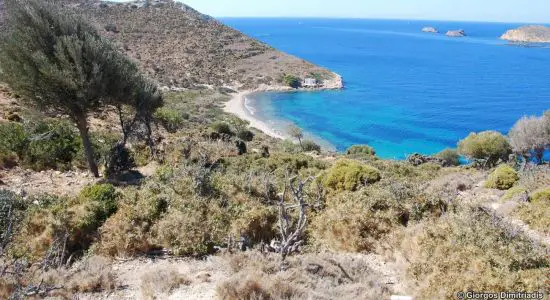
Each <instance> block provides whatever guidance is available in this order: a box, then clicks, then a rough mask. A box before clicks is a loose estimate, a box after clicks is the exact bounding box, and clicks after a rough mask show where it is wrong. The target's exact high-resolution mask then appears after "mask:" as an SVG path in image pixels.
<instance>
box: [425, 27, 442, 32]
mask: <svg viewBox="0 0 550 300" xmlns="http://www.w3.org/2000/svg"><path fill="white" fill-rule="evenodd" d="M422 32H427V33H439V31H438V30H437V29H436V28H435V27H424V28H422Z"/></svg>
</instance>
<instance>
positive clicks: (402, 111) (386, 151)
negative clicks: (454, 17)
mask: <svg viewBox="0 0 550 300" xmlns="http://www.w3.org/2000/svg"><path fill="white" fill-rule="evenodd" d="M221 21H222V22H223V23H225V24H226V25H228V26H230V27H233V28H235V29H237V30H239V31H242V32H244V33H245V34H247V35H249V36H252V37H254V38H257V39H259V40H261V41H263V42H265V43H267V44H269V45H271V46H273V47H275V48H277V49H279V50H282V51H284V52H287V53H289V54H292V55H295V56H298V57H300V58H303V59H305V60H308V61H310V62H312V63H314V64H317V65H320V66H323V67H326V68H328V69H330V70H332V71H334V72H336V73H338V74H340V75H342V76H343V78H344V84H345V88H344V89H343V90H340V91H320V92H293V93H280V92H277V93H276V92H270V93H259V94H254V95H251V96H250V97H248V99H247V101H246V102H247V103H246V104H247V107H248V108H249V110H250V111H251V112H252V113H253V114H254V115H255V116H256V117H258V118H261V119H264V120H265V121H266V122H268V123H270V124H272V125H273V126H274V127H275V128H277V127H278V128H279V130H285V129H284V128H285V127H286V126H288V124H290V123H294V124H295V125H297V126H299V127H300V128H302V129H303V130H304V131H305V132H306V133H307V134H308V136H309V137H310V138H312V139H314V140H316V141H318V142H319V143H321V144H322V145H324V146H325V147H328V148H330V149H334V150H337V151H344V150H345V149H346V148H348V147H349V146H351V145H356V144H368V145H370V146H372V147H374V148H375V149H376V152H377V155H378V156H379V157H382V158H389V159H403V158H405V157H407V156H408V155H410V154H412V153H416V152H418V153H422V154H434V153H437V152H439V151H441V150H443V149H445V148H454V147H456V145H457V142H458V141H459V140H460V139H462V138H464V137H466V136H467V135H468V134H469V133H470V132H479V131H484V130H497V131H500V132H502V133H503V134H506V133H507V132H508V131H509V130H510V128H511V127H512V126H513V125H514V123H515V122H516V121H517V120H518V119H520V118H521V117H522V116H525V115H541V114H542V113H543V111H544V110H547V109H550V45H546V46H545V45H543V44H531V45H514V44H510V43H508V42H506V41H503V40H500V39H499V37H500V36H501V35H502V34H503V33H504V32H506V31H507V30H509V29H513V28H516V27H519V26H521V25H525V24H505V23H475V22H443V21H418V20H415V21H407V20H361V19H287V18H272V19H266V18H223V19H221ZM425 26H433V27H435V28H437V29H438V30H439V31H440V32H441V33H440V34H430V33H423V32H422V31H421V29H422V28H423V27H425ZM456 29H463V30H464V31H465V32H466V34H467V37H463V38H451V37H447V36H445V32H446V31H447V30H456Z"/></svg>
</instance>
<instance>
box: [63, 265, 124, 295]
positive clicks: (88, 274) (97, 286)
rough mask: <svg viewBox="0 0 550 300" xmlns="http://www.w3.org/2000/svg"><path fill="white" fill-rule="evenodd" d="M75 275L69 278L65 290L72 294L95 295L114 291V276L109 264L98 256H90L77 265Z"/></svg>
mask: <svg viewBox="0 0 550 300" xmlns="http://www.w3.org/2000/svg"><path fill="white" fill-rule="evenodd" d="M79 264H80V266H79V267H78V268H77V271H76V273H74V274H73V275H72V276H70V280H69V282H68V283H67V289H68V290H69V291H71V292H73V293H77V292H78V293H97V292H104V291H107V292H109V291H114V290H115V288H116V282H115V276H114V274H113V272H112V270H111V262H110V261H109V260H108V259H106V258H104V257H99V256H92V257H89V258H86V259H84V261H82V262H80V263H79Z"/></svg>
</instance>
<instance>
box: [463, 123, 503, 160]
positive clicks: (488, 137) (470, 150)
mask: <svg viewBox="0 0 550 300" xmlns="http://www.w3.org/2000/svg"><path fill="white" fill-rule="evenodd" d="M458 153H460V154H462V155H465V156H467V157H469V158H473V159H487V160H488V163H489V165H492V164H494V163H496V162H497V161H498V159H502V160H508V156H509V155H510V153H512V147H511V146H510V143H508V140H507V139H506V137H505V136H503V135H502V134H501V133H499V132H496V131H483V132H480V133H470V135H468V137H466V138H465V139H463V140H461V141H460V142H459V143H458Z"/></svg>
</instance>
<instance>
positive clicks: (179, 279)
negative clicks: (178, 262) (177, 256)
mask: <svg viewBox="0 0 550 300" xmlns="http://www.w3.org/2000/svg"><path fill="white" fill-rule="evenodd" d="M189 284H191V280H189V279H188V278H187V277H186V276H184V275H182V274H181V273H179V272H178V271H177V270H176V269H175V268H173V267H172V268H168V269H167V268H158V269H155V270H152V271H150V272H148V273H145V274H143V275H142V276H141V284H140V290H141V297H142V299H144V300H154V299H159V298H161V297H160V296H161V295H167V294H168V293H169V292H170V291H172V290H174V289H176V288H178V287H179V286H181V285H189Z"/></svg>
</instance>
